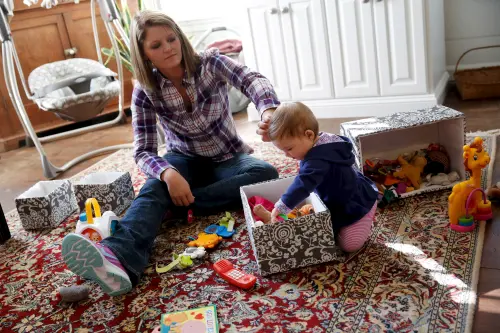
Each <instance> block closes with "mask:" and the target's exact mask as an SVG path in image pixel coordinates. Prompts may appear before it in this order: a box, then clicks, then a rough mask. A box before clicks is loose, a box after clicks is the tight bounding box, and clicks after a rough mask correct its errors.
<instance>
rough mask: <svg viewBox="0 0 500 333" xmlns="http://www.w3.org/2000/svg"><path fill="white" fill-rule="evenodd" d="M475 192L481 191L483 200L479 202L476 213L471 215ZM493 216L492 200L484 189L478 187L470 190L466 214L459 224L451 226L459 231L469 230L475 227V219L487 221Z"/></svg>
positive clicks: (459, 220)
mask: <svg viewBox="0 0 500 333" xmlns="http://www.w3.org/2000/svg"><path fill="white" fill-rule="evenodd" d="M475 192H481V193H482V195H483V200H482V201H479V202H478V206H477V209H476V214H474V215H472V214H471V215H469V209H468V208H469V205H470V203H471V200H472V198H473V197H474V193H475ZM492 217H493V212H492V210H491V202H489V201H488V200H487V199H486V193H485V192H484V191H483V190H482V189H480V188H476V189H474V190H472V192H470V194H469V196H468V197H467V202H466V204H465V216H462V217H460V218H459V219H458V224H450V228H451V229H452V230H455V231H458V232H469V231H472V230H474V228H475V225H474V221H487V220H489V219H491V218H492Z"/></svg>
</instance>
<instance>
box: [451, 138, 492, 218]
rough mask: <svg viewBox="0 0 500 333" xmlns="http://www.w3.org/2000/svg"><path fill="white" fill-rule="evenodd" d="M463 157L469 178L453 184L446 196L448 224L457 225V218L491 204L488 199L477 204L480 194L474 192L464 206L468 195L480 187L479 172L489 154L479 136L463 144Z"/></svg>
mask: <svg viewBox="0 0 500 333" xmlns="http://www.w3.org/2000/svg"><path fill="white" fill-rule="evenodd" d="M463 151H464V153H463V159H464V166H465V170H466V171H467V172H469V174H470V178H469V179H468V180H465V181H463V182H460V183H458V184H456V185H455V186H453V189H452V192H451V194H450V196H449V197H448V215H449V221H450V225H457V224H458V223H459V218H460V217H462V216H464V215H468V213H469V212H470V213H471V214H472V215H475V214H476V211H477V208H478V207H485V205H491V202H490V201H487V202H486V203H485V204H481V205H480V204H479V202H480V201H481V194H480V193H476V192H474V195H473V198H472V199H471V200H470V203H469V205H467V206H466V203H467V201H468V197H469V195H470V194H471V192H472V191H473V190H474V189H480V188H481V172H482V169H484V168H485V167H486V166H487V165H488V164H489V163H490V156H489V155H488V152H487V151H486V150H485V149H484V148H483V139H481V138H480V137H476V138H474V141H473V142H472V143H471V144H470V145H465V146H464V148H463Z"/></svg>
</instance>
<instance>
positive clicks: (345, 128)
mask: <svg viewBox="0 0 500 333" xmlns="http://www.w3.org/2000/svg"><path fill="white" fill-rule="evenodd" d="M340 133H341V135H343V136H346V137H348V138H349V139H350V140H351V141H352V142H353V146H354V152H355V155H356V165H357V167H358V168H359V169H360V171H361V172H363V165H364V163H365V161H366V160H367V159H372V158H380V159H391V160H394V159H396V158H397V157H398V155H400V154H403V153H409V152H412V151H416V150H419V149H423V148H427V147H428V145H429V144H431V143H438V144H441V145H442V146H444V147H445V149H446V151H447V152H448V156H449V157H450V169H451V171H456V172H457V173H458V175H459V176H460V179H459V180H457V181H455V182H453V183H451V184H450V185H446V186H441V185H427V184H425V183H424V184H423V185H422V187H421V188H420V189H418V190H414V191H411V192H408V193H403V194H401V197H402V198H404V197H408V196H413V195H417V194H419V193H424V192H432V191H437V190H442V189H446V188H451V187H453V186H454V185H455V184H457V183H459V182H461V181H463V180H465V177H466V175H465V168H464V165H463V157H462V156H463V146H464V145H465V116H464V114H463V113H461V112H458V111H456V110H453V109H450V108H448V107H445V106H441V105H438V106H434V107H431V108H428V109H424V110H418V111H412V112H402V113H396V114H393V115H390V116H387V117H376V118H368V119H362V120H356V121H351V122H346V123H342V124H341V125H340Z"/></svg>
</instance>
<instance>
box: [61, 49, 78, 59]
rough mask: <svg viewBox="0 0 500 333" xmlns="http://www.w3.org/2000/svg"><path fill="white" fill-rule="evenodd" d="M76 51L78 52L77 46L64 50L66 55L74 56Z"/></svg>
mask: <svg viewBox="0 0 500 333" xmlns="http://www.w3.org/2000/svg"><path fill="white" fill-rule="evenodd" d="M76 52H78V49H77V48H76V47H72V48H70V49H65V50H64V55H65V56H66V57H73V56H75V55H76Z"/></svg>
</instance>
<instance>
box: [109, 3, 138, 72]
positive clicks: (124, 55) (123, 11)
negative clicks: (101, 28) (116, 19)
mask: <svg viewBox="0 0 500 333" xmlns="http://www.w3.org/2000/svg"><path fill="white" fill-rule="evenodd" d="M115 5H116V8H117V10H118V12H119V13H120V22H121V24H122V27H123V30H124V31H125V33H129V31H130V22H131V21H132V15H131V14H130V9H129V7H128V4H127V1H123V0H122V1H121V4H120V6H118V3H117V2H116V1H115ZM137 9H138V10H139V11H141V10H143V9H144V2H143V0H137ZM114 37H115V39H116V41H117V43H118V49H119V50H120V59H121V61H122V64H123V66H124V67H125V68H126V69H127V70H128V71H129V72H130V73H131V74H132V76H134V69H133V68H132V63H131V59H130V49H129V48H128V47H127V46H126V45H125V43H124V42H123V41H122V40H121V39H120V37H118V36H116V35H115V36H114ZM101 52H102V53H103V54H104V55H105V56H107V59H106V61H105V62H104V65H105V66H107V65H108V63H109V62H110V61H111V58H114V57H115V54H114V51H113V49H112V48H107V47H103V48H101Z"/></svg>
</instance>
